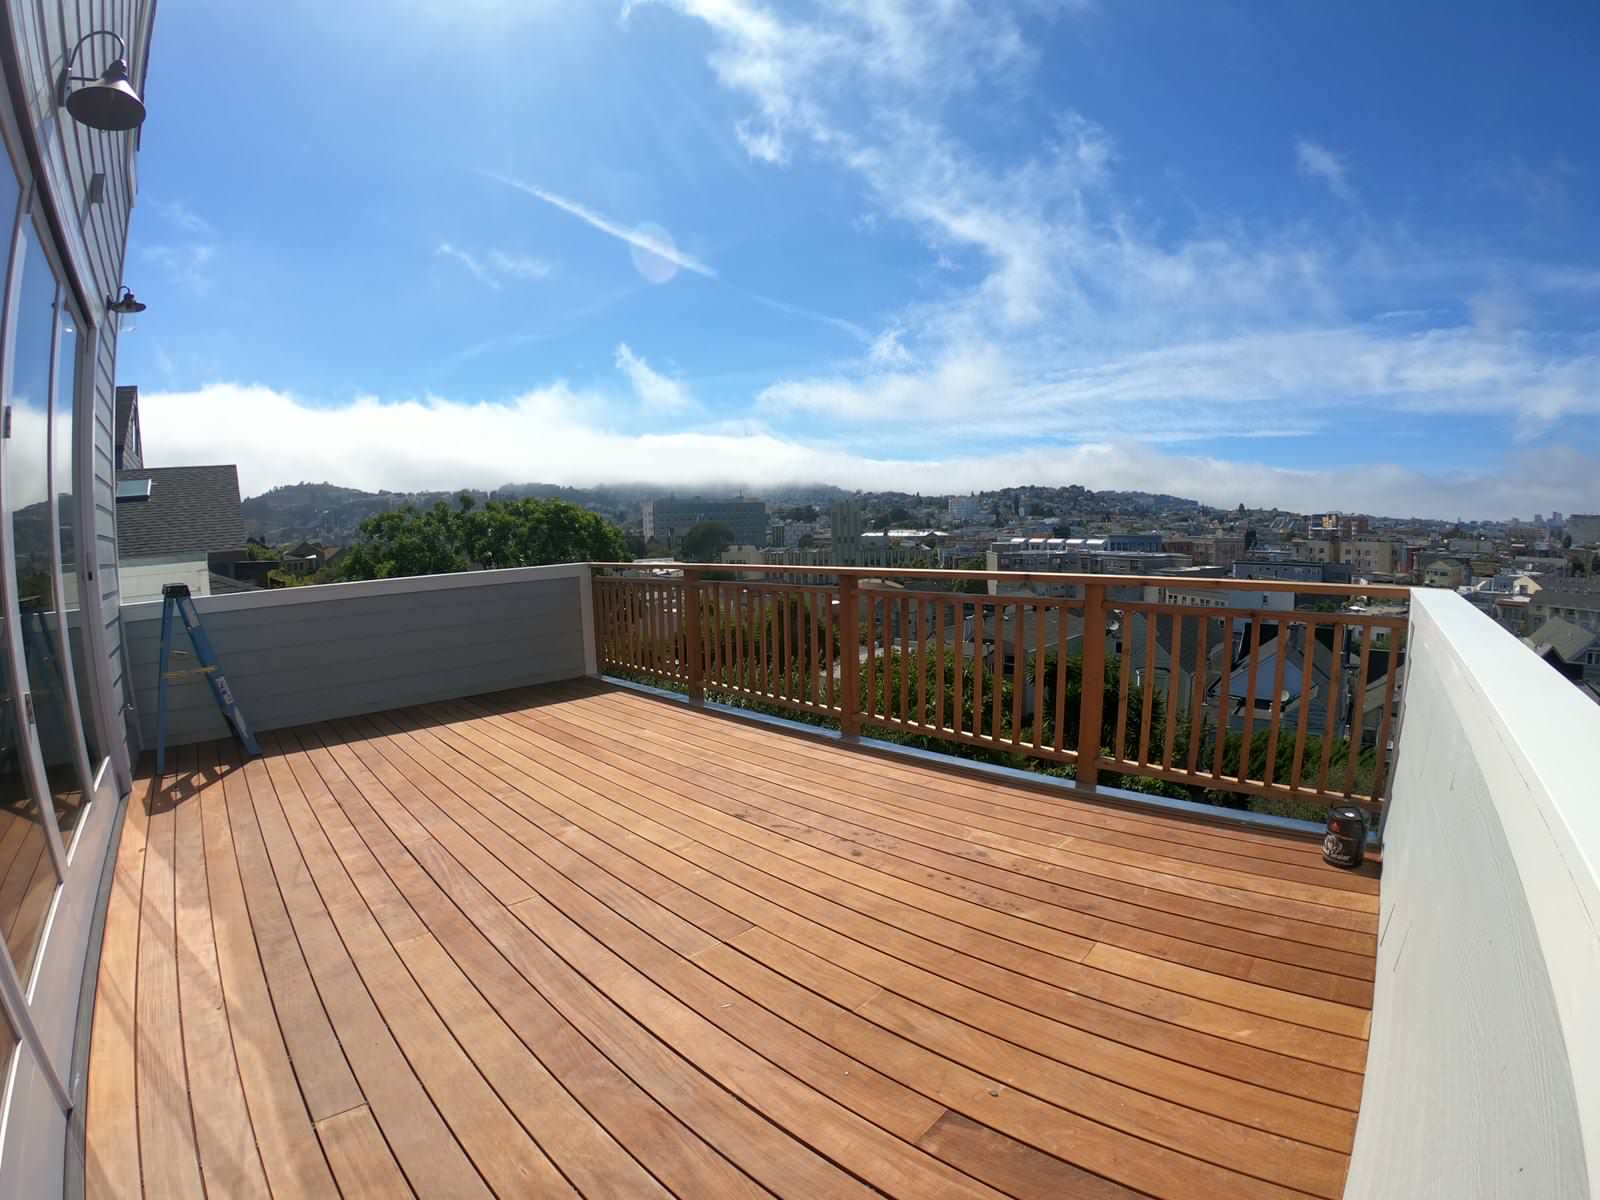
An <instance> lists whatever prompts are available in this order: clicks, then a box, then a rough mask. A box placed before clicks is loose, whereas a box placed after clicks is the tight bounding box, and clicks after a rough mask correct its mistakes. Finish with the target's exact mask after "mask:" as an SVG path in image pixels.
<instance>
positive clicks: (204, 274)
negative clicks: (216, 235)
mask: <svg viewBox="0 0 1600 1200" xmlns="http://www.w3.org/2000/svg"><path fill="white" fill-rule="evenodd" d="M139 256H140V257H141V258H142V259H143V260H144V261H145V262H147V263H150V264H152V265H154V266H157V267H159V268H161V270H163V271H165V272H166V273H167V275H168V276H169V277H170V278H171V279H172V280H173V282H175V283H178V284H181V285H182V286H184V287H187V288H189V289H191V290H192V291H196V292H204V291H206V290H207V289H209V288H210V287H211V264H212V262H213V260H215V258H216V256H217V248H216V246H214V245H212V244H211V243H209V242H198V241H197V242H180V243H176V244H172V245H153V246H146V247H144V248H143V249H142V250H140V251H139Z"/></svg>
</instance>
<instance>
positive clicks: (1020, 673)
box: [1011, 600, 1028, 746]
mask: <svg viewBox="0 0 1600 1200" xmlns="http://www.w3.org/2000/svg"><path fill="white" fill-rule="evenodd" d="M1011 615H1012V616H1013V617H1014V618H1016V619H1015V620H1014V621H1013V622H1012V630H1011V744H1012V745H1013V746H1020V745H1022V700H1023V697H1024V696H1025V695H1026V694H1027V691H1028V638H1027V635H1026V631H1025V630H1024V628H1023V624H1024V622H1025V621H1026V619H1027V618H1026V615H1025V612H1024V610H1023V606H1022V601H1021V600H1016V601H1013V602H1012V604H1011Z"/></svg>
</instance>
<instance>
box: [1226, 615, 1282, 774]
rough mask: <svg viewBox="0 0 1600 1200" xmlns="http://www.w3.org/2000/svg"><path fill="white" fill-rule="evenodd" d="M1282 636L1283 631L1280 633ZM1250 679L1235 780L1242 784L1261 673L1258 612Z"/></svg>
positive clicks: (1253, 622) (1253, 627) (1252, 625)
mask: <svg viewBox="0 0 1600 1200" xmlns="http://www.w3.org/2000/svg"><path fill="white" fill-rule="evenodd" d="M1279 636H1282V635H1281V631H1280V633H1279ZM1246 670H1248V671H1249V672H1250V677H1249V679H1248V680H1246V682H1245V689H1244V721H1243V725H1244V728H1243V729H1242V730H1241V731H1240V734H1239V763H1238V766H1239V769H1238V771H1236V772H1235V773H1234V778H1235V779H1237V780H1238V781H1239V782H1240V783H1244V782H1246V781H1247V780H1248V779H1249V778H1250V737H1251V734H1252V729H1251V726H1253V725H1254V724H1255V719H1256V676H1257V675H1258V674H1260V672H1261V614H1260V613H1259V612H1258V613H1256V614H1254V615H1253V616H1252V617H1251V618H1250V659H1249V663H1248V665H1247V667H1246Z"/></svg>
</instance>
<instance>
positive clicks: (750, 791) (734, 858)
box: [87, 681, 1378, 1200]
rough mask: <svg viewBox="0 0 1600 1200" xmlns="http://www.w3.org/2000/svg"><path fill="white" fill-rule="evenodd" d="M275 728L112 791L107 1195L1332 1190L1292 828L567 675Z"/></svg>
mask: <svg viewBox="0 0 1600 1200" xmlns="http://www.w3.org/2000/svg"><path fill="white" fill-rule="evenodd" d="M623 729H626V730H627V739H626V741H625V742H623V741H619V739H618V731H619V730H623ZM262 742H263V746H262V748H263V751H264V756H263V757H262V758H260V759H255V760H252V761H250V762H249V763H248V764H245V765H243V766H241V765H240V760H239V758H238V756H237V752H236V749H235V747H234V745H233V744H232V743H231V742H228V743H203V744H200V745H197V746H190V747H186V748H184V749H182V750H181V751H179V752H177V755H178V756H177V758H176V762H175V763H174V764H171V765H173V767H174V770H173V771H172V773H171V774H169V775H168V776H167V777H166V778H164V779H160V780H153V779H146V781H144V782H143V783H141V784H140V785H139V786H138V789H137V791H136V794H135V799H134V802H133V803H131V804H130V806H129V810H128V821H127V827H126V832H125V833H124V835H123V838H122V843H121V847H120V851H119V855H120V857H119V861H118V866H117V872H116V886H115V888H114V891H113V893H112V898H111V902H110V908H109V911H108V914H107V921H106V935H105V946H104V951H103V955H102V958H101V962H100V974H99V1000H98V1003H97V1005H96V1009H95V1021H94V1027H93V1035H92V1058H91V1063H90V1076H89V1078H90V1090H89V1099H88V1123H87V1128H88V1167H87V1169H88V1182H89V1192H90V1194H91V1195H94V1194H98V1193H99V1192H101V1191H109V1190H111V1185H112V1184H113V1183H120V1184H123V1185H125V1184H126V1183H127V1181H130V1180H133V1181H137V1180H140V1179H141V1178H142V1183H143V1189H144V1194H145V1195H147V1196H160V1197H163V1198H165V1197H171V1196H182V1195H199V1194H200V1192H201V1188H202V1186H204V1188H205V1190H206V1192H207V1193H208V1194H210V1195H212V1196H219V1195H226V1196H234V1195H245V1194H258V1195H259V1194H265V1193H271V1194H275V1195H281V1196H288V1195H303V1194H310V1193H313V1192H321V1193H332V1192H334V1191H335V1190H339V1191H343V1192H344V1193H345V1194H355V1193H357V1192H360V1191H362V1190H363V1189H365V1191H366V1193H367V1194H379V1195H401V1194H406V1193H407V1191H408V1189H410V1190H413V1191H415V1192H416V1193H417V1194H419V1195H425V1196H452V1197H455V1196H471V1195H479V1194H484V1193H485V1192H486V1191H493V1192H496V1193H498V1194H501V1195H508V1196H509V1195H529V1194H535V1193H537V1194H540V1195H545V1194H550V1195H554V1194H568V1195H570V1194H582V1195H591V1194H593V1195H599V1194H605V1195H618V1194H629V1195H634V1194H637V1195H663V1194H666V1193H669V1192H670V1193H673V1194H678V1195H706V1196H716V1197H719V1198H720V1197H723V1196H735V1195H756V1194H765V1192H764V1191H763V1189H770V1190H771V1191H772V1192H774V1193H778V1194H788V1195H803V1196H808V1197H824V1196H826V1197H836V1196H849V1195H856V1194H861V1195H866V1194H877V1193H878V1192H883V1193H888V1194H890V1195H899V1196H910V1197H918V1198H921V1197H935V1196H980V1195H981V1196H996V1195H1012V1196H1019V1197H1021V1196H1052V1197H1059V1196H1073V1197H1077V1196H1090V1197H1101V1198H1104V1200H1111V1198H1115V1197H1131V1196H1135V1195H1152V1196H1162V1197H1207V1198H1211V1197H1224V1196H1225V1197H1241V1196H1261V1197H1266V1196H1286V1195H1306V1194H1309V1195H1313V1196H1327V1197H1335V1196H1338V1195H1340V1194H1341V1191H1342V1188H1343V1185H1344V1176H1345V1172H1346V1167H1347V1156H1348V1154H1349V1151H1350V1147H1351V1139H1352V1137H1353V1133H1354V1129H1355V1121H1356V1108H1357V1106H1358V1103H1359V1101H1360V1097H1361V1088H1362V1071H1363V1067H1364V1063H1365V1059H1366V1038H1367V1033H1368V1028H1369V1022H1370V1014H1369V1011H1368V1009H1369V1006H1370V1004H1371V1001H1372V988H1373V982H1372V981H1373V976H1374V954H1375V946H1376V932H1377V912H1378V895H1377V892H1378V880H1377V878H1376V871H1375V870H1372V869H1369V870H1367V871H1365V872H1363V873H1355V874H1352V873H1349V872H1340V871H1336V870H1334V869H1333V868H1330V867H1327V866H1325V865H1324V864H1323V863H1322V861H1321V859H1320V857H1319V855H1318V851H1317V846H1316V843H1315V842H1312V841H1307V840H1305V839H1303V838H1295V837H1292V836H1289V835H1280V834H1278V833H1274V832H1271V831H1267V830H1263V829H1253V828H1252V829H1246V828H1240V827H1237V826H1229V825H1223V824H1218V823H1214V822H1210V821H1205V820H1200V819H1196V818H1191V817H1186V816H1183V815H1178V814H1172V813H1160V812H1154V811H1150V810H1142V809H1133V808H1121V807H1117V806H1113V805H1108V804H1106V803H1103V802H1096V801H1087V800H1080V799H1076V798H1074V797H1072V796H1071V795H1070V794H1068V793H1066V792H1064V791H1062V790H1060V789H1042V788H1041V787H1035V786H1024V785H1022V784H1013V783H1010V782H998V781H996V780H994V779H990V778H983V777H979V776H975V775H973V774H971V773H968V772H964V771H961V770H959V769H957V768H955V767H953V766H934V765H929V764H927V763H924V762H916V761H910V760H907V759H905V758H900V757H893V756H888V755H884V754H881V753H876V752H874V751H872V750H870V749H866V748H853V747H846V746H844V745H841V744H839V743H837V742H827V741H823V740H819V739H816V738H812V737H808V736H804V735H802V734H799V733H795V732H789V731H785V730H781V729H777V728H774V727H771V726H770V725H758V724H753V723H750V722H746V721H742V720H736V719H734V718H731V717H728V716H725V715H719V714H717V713H715V712H713V711H709V710H701V709H693V708H690V707H688V706H685V705H682V704H678V703H674V702H671V701H667V700H662V699H658V698H654V697H650V696H646V695H642V694H640V693H638V692H635V691H632V690H625V689H622V688H616V687H610V686H606V685H603V684H599V683H596V682H592V681H574V682H570V683H566V684H558V685H552V686H543V687H538V688H527V689H521V690H518V691H515V692H508V693H500V694H495V695H489V696H480V697H475V698H470V699H466V700H460V701H447V702H440V703H434V704H428V705H424V706H420V707H414V708H409V709H403V710H398V711H392V712H387V713H380V714H376V715H369V716H364V717H355V718H349V719H344V720H338V721H333V722H331V723H325V724H317V725H309V726H301V727H299V728H292V729H287V730H282V731H279V732H277V733H273V734H266V735H263V738H262ZM141 1171H142V1175H141Z"/></svg>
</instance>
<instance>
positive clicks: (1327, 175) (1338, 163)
mask: <svg viewBox="0 0 1600 1200" xmlns="http://www.w3.org/2000/svg"><path fill="white" fill-rule="evenodd" d="M1294 153H1295V160H1296V161H1297V162H1298V163H1299V164H1300V173H1301V174H1302V175H1310V176H1311V177H1312V178H1314V179H1320V180H1322V182H1324V183H1326V184H1327V185H1328V189H1329V190H1330V191H1331V192H1333V194H1334V195H1335V196H1337V197H1339V199H1341V200H1348V199H1350V198H1351V196H1352V195H1354V193H1353V191H1352V190H1351V187H1350V179H1349V166H1348V164H1347V163H1346V162H1345V159H1344V156H1343V155H1342V154H1335V153H1334V152H1333V151H1332V150H1330V149H1328V147H1326V146H1324V145H1322V143H1320V142H1313V141H1311V140H1310V139H1309V138H1301V139H1300V140H1299V141H1298V142H1296V143H1295V147H1294Z"/></svg>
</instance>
